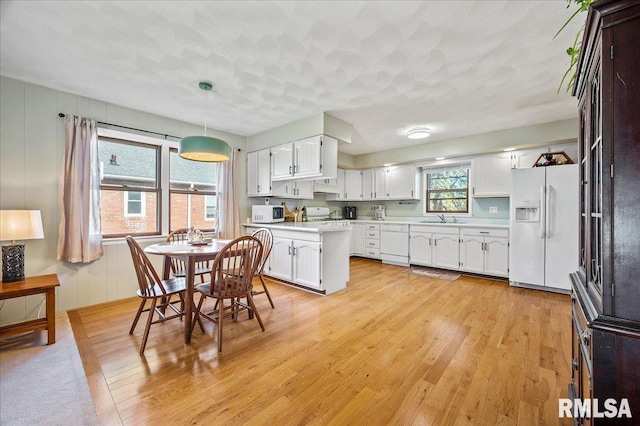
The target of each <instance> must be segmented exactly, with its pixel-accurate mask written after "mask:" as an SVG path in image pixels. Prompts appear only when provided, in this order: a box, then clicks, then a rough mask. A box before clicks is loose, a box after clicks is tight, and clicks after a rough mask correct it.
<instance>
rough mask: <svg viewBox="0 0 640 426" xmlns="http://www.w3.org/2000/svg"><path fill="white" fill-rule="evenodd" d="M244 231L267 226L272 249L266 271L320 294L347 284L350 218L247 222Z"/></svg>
mask: <svg viewBox="0 0 640 426" xmlns="http://www.w3.org/2000/svg"><path fill="white" fill-rule="evenodd" d="M243 226H244V227H245V233H246V234H249V235H250V234H251V233H253V232H254V231H255V230H257V229H258V228H268V229H270V230H271V232H272V233H273V249H272V251H271V255H270V256H269V259H268V260H267V264H266V265H265V269H264V272H265V275H268V276H269V277H272V278H276V279H278V280H280V281H282V282H284V283H285V284H288V285H292V286H295V287H297V288H300V289H302V290H306V291H310V292H313V293H317V294H321V295H329V294H332V293H335V292H337V291H340V290H343V289H345V288H346V287H347V281H349V248H350V234H351V227H350V226H349V223H348V222H280V223H248V224H245V225H243Z"/></svg>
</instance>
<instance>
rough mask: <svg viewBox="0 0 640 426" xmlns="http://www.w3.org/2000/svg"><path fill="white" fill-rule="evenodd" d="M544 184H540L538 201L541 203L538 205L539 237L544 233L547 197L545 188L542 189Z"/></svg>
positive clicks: (542, 236)
mask: <svg viewBox="0 0 640 426" xmlns="http://www.w3.org/2000/svg"><path fill="white" fill-rule="evenodd" d="M544 189H545V188H544V185H540V202H541V203H542V206H540V216H541V217H540V238H544V236H545V233H544V228H545V222H546V217H543V215H544V216H546V215H545V212H546V210H547V199H546V196H545V192H546V191H545V190H544Z"/></svg>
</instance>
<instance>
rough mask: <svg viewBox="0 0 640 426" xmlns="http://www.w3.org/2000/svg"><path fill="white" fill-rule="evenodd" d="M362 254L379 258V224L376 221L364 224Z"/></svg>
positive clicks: (371, 257)
mask: <svg viewBox="0 0 640 426" xmlns="http://www.w3.org/2000/svg"><path fill="white" fill-rule="evenodd" d="M364 256H365V257H368V258H370V259H380V225H379V224H378V223H365V225H364Z"/></svg>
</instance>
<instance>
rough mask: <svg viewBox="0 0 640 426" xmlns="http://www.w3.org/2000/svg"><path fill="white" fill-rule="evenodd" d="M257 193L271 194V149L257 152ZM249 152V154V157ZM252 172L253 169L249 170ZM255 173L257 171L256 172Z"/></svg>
mask: <svg viewBox="0 0 640 426" xmlns="http://www.w3.org/2000/svg"><path fill="white" fill-rule="evenodd" d="M257 154H258V155H257V157H258V158H257V160H258V161H257V163H258V166H257V169H258V170H257V173H256V174H257V185H258V189H257V194H258V195H263V196H264V195H271V150H270V149H263V150H260V151H258V153H257ZM248 156H249V154H247V157H248ZM248 172H249V173H251V171H250V170H249V171H248ZM254 173H255V172H254Z"/></svg>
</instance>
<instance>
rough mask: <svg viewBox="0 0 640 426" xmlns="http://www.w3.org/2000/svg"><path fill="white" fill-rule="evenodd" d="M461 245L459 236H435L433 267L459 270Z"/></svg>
mask: <svg viewBox="0 0 640 426" xmlns="http://www.w3.org/2000/svg"><path fill="white" fill-rule="evenodd" d="M459 245H460V244H459V242H458V236H457V235H451V234H433V266H434V267H436V268H445V269H459V268H460V265H459V263H460V256H459Z"/></svg>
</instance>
